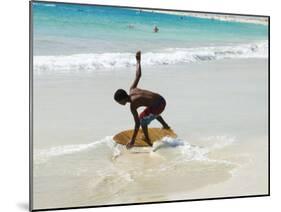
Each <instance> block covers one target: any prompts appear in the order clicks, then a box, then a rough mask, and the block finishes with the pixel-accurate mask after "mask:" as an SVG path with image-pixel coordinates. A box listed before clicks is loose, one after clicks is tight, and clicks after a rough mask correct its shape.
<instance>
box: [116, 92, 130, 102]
mask: <svg viewBox="0 0 281 212" xmlns="http://www.w3.org/2000/svg"><path fill="white" fill-rule="evenodd" d="M114 99H115V101H116V102H118V103H119V104H121V105H125V104H126V103H127V102H128V101H129V95H128V94H127V92H126V91H125V90H123V89H118V90H117V91H116V92H115V94H114Z"/></svg>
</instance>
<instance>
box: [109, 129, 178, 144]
mask: <svg viewBox="0 0 281 212" xmlns="http://www.w3.org/2000/svg"><path fill="white" fill-rule="evenodd" d="M133 133H134V130H125V131H122V132H120V133H118V134H116V135H115V136H114V137H113V140H114V141H115V142H116V143H118V144H122V145H126V144H127V143H128V142H129V141H130V140H131V138H132V136H133ZM148 135H149V138H150V140H151V143H153V142H155V141H159V140H161V139H162V138H164V137H166V136H168V137H172V138H176V137H177V135H176V133H175V132H174V131H173V130H172V129H162V128H148ZM144 138H145V137H144V134H143V131H142V129H139V131H138V134H137V137H136V141H135V144H134V146H135V147H146V146H149V145H148V144H147V143H146V142H145V140H144Z"/></svg>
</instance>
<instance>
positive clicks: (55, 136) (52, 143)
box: [34, 59, 268, 208]
mask: <svg viewBox="0 0 281 212" xmlns="http://www.w3.org/2000/svg"><path fill="white" fill-rule="evenodd" d="M267 63H268V61H267V59H230V60H227V59H224V60H220V61H211V62H201V63H190V64H184V65H180V64H178V65H167V66H165V65H162V66H153V67H143V75H142V79H141V81H140V85H139V86H140V87H141V88H145V89H149V90H152V91H155V92H159V93H160V94H162V95H163V96H164V97H165V98H166V100H167V107H166V110H165V111H164V113H163V117H164V118H165V119H166V121H167V122H168V123H169V124H170V125H171V127H172V128H173V129H174V131H175V132H176V133H177V134H178V139H176V140H174V141H172V143H173V142H174V145H171V143H169V141H162V143H161V142H159V144H158V145H159V148H158V149H157V150H156V151H155V152H153V151H152V150H151V149H149V148H148V149H141V150H142V152H143V153H138V154H136V153H134V151H133V150H131V151H127V150H126V149H125V148H124V147H122V146H118V145H115V144H114V142H113V141H112V137H111V136H113V135H114V134H116V133H118V132H120V131H122V130H125V129H129V128H133V126H134V122H133V118H132V115H131V114H130V111H129V108H128V106H125V107H122V106H120V105H118V104H117V103H116V102H114V100H113V93H114V91H115V90H116V89H118V88H125V89H128V87H129V86H130V84H131V82H132V80H133V78H134V75H135V69H134V68H133V67H129V68H128V69H123V70H118V71H101V72H89V73H79V74H77V73H63V74H59V73H57V74H54V73H41V74H38V73H36V74H34V153H35V156H34V160H35V161H34V198H35V199H34V203H35V205H34V207H35V208H45V207H47V208H50V207H72V206H91V205H101V204H114V203H133V202H151V201H166V200H179V199H196V198H212V197H222V196H244V195H257V194H267V192H268V187H267V186H268V181H267V171H268V166H267V165H268V163H267V162H268V161H267V153H268V140H267V133H268V132H267V130H268V123H267V120H268V117H267V115H268V114H267V110H268V108H267V99H268V96H267V87H268V84H267V83H268V81H267V79H268V75H267V74H268V70H267V68H268V67H267ZM151 126H160V125H159V124H158V123H156V122H153V124H152V125H151ZM38 141H40V142H38ZM135 151H140V150H135Z"/></svg>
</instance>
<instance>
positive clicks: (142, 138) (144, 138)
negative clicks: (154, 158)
mask: <svg viewBox="0 0 281 212" xmlns="http://www.w3.org/2000/svg"><path fill="white" fill-rule="evenodd" d="M140 139H141V140H144V141H145V142H146V143H147V144H148V145H149V146H152V143H151V140H150V139H147V138H146V137H145V135H143V136H141V137H140Z"/></svg>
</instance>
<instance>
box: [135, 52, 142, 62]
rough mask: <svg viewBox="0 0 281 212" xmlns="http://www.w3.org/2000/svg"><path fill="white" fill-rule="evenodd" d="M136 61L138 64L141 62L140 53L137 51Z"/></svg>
mask: <svg viewBox="0 0 281 212" xmlns="http://www.w3.org/2000/svg"><path fill="white" fill-rule="evenodd" d="M136 59H137V61H138V62H140V60H141V51H137V53H136Z"/></svg>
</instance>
